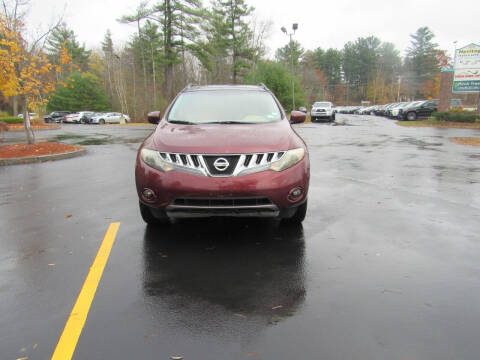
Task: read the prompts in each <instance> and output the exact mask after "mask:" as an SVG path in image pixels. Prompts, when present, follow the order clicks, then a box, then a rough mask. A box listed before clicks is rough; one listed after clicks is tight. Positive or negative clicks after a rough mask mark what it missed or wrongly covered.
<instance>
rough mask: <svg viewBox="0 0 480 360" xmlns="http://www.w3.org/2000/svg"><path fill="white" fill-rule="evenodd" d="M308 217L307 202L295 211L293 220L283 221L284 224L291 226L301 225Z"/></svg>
mask: <svg viewBox="0 0 480 360" xmlns="http://www.w3.org/2000/svg"><path fill="white" fill-rule="evenodd" d="M306 215H307V201H306V200H305V202H304V203H303V204H302V205H300V206H299V207H298V208H297V211H295V214H294V215H293V216H292V217H291V218H287V219H283V221H284V222H286V223H289V224H300V223H301V222H302V221H303V220H305V216H306Z"/></svg>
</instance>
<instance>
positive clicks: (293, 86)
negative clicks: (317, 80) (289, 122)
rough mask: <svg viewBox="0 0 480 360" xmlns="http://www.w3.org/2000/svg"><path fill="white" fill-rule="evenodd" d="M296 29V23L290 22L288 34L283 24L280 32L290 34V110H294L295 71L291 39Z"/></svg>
mask: <svg viewBox="0 0 480 360" xmlns="http://www.w3.org/2000/svg"><path fill="white" fill-rule="evenodd" d="M297 29H298V24H297V23H294V24H292V30H293V32H291V33H290V34H289V33H288V32H287V29H286V28H285V26H282V29H281V30H282V32H283V33H285V35H288V36H290V71H291V72H292V110H295V73H294V69H293V39H292V36H293V35H295V31H296V30H297Z"/></svg>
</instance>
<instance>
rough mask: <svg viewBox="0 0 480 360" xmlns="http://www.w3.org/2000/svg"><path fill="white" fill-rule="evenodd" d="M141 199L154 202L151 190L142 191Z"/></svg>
mask: <svg viewBox="0 0 480 360" xmlns="http://www.w3.org/2000/svg"><path fill="white" fill-rule="evenodd" d="M142 195H143V198H144V199H145V200H148V201H152V200H155V198H156V196H155V192H154V191H153V190H151V189H144V190H143V192H142Z"/></svg>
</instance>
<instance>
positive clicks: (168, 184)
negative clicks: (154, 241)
mask: <svg viewBox="0 0 480 360" xmlns="http://www.w3.org/2000/svg"><path fill="white" fill-rule="evenodd" d="M148 120H149V121H150V122H152V123H155V124H158V126H157V128H156V130H155V131H154V132H153V133H152V134H151V135H150V136H149V137H148V138H147V139H146V140H145V141H144V142H143V144H142V146H141V147H140V149H139V151H138V154H137V163H136V168H135V179H136V185H137V192H138V196H139V198H140V213H141V215H142V218H143V220H145V222H147V223H148V224H162V223H166V222H168V219H169V218H181V217H211V216H234V217H277V218H282V219H286V220H287V221H291V222H301V221H303V219H304V218H305V214H306V211H307V193H308V184H309V178H310V164H309V159H308V151H307V147H306V145H305V143H304V142H303V140H302V139H301V138H300V136H298V134H297V133H296V132H295V131H294V130H293V129H292V127H291V126H290V123H300V122H304V121H305V114H304V113H302V112H299V111H292V113H291V116H290V121H288V118H287V115H286V113H285V111H284V110H283V108H282V106H281V105H280V103H279V101H278V100H277V99H276V97H275V96H274V95H273V94H272V93H271V92H270V91H269V90H268V89H267V88H266V86H265V85H263V84H260V85H256V86H253V85H223V86H220V85H215V86H213V85H211V86H188V87H187V88H185V89H184V90H183V91H181V92H180V93H179V94H178V95H177V97H176V98H175V99H174V100H173V102H172V103H171V104H170V106H169V107H168V108H167V110H166V111H165V114H164V116H163V118H161V115H160V112H158V111H154V112H151V113H150V114H149V116H148Z"/></svg>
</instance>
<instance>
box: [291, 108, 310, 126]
mask: <svg viewBox="0 0 480 360" xmlns="http://www.w3.org/2000/svg"><path fill="white" fill-rule="evenodd" d="M306 118H307V115H306V114H305V113H303V112H301V111H297V110H292V112H291V113H290V124H300V123H303V122H304V121H305V119H306Z"/></svg>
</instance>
